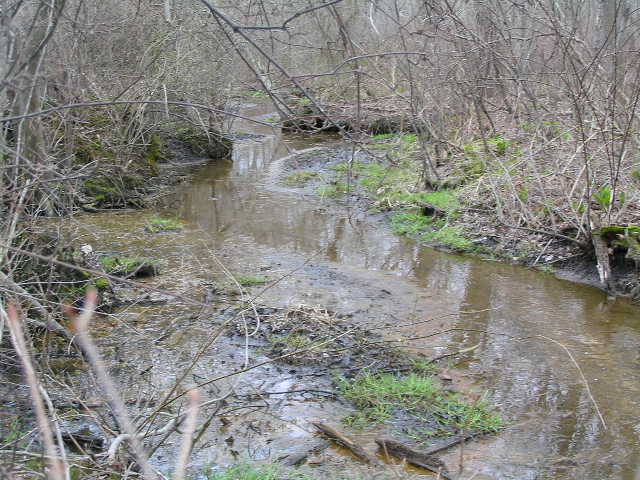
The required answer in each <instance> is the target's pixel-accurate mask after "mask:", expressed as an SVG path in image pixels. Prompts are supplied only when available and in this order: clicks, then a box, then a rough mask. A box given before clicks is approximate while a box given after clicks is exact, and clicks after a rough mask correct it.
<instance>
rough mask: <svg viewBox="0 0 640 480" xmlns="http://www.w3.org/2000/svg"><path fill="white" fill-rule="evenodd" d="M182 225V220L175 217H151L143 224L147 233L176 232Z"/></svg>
mask: <svg viewBox="0 0 640 480" xmlns="http://www.w3.org/2000/svg"><path fill="white" fill-rule="evenodd" d="M183 228H184V227H183V225H182V222H181V221H180V220H178V219H175V218H158V217H155V218H151V219H149V221H148V222H147V223H146V225H145V226H144V229H145V230H146V231H147V232H149V233H159V232H177V231H180V230H182V229H183Z"/></svg>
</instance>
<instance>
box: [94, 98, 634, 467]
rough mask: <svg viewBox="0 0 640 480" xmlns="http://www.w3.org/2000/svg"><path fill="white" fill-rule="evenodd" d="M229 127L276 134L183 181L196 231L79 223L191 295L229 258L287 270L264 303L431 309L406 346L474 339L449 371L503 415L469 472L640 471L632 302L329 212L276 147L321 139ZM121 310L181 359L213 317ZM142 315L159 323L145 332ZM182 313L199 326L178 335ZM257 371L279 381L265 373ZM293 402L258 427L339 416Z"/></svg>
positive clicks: (202, 374) (248, 266) (373, 318)
mask: <svg viewBox="0 0 640 480" xmlns="http://www.w3.org/2000/svg"><path fill="white" fill-rule="evenodd" d="M244 113H245V115H249V116H254V117H258V116H259V115H261V114H262V113H264V110H263V108H262V107H260V106H256V107H255V108H253V109H252V108H251V107H247V108H246V109H245V111H244ZM234 128H235V130H236V131H238V132H243V131H245V132H254V133H263V134H266V135H267V136H266V137H264V138H253V139H251V138H249V139H243V140H239V141H238V142H237V143H236V147H235V149H234V154H233V162H222V163H220V162H218V163H213V164H210V165H208V166H205V167H203V168H202V170H201V171H200V172H199V173H198V174H197V176H196V178H195V180H194V181H193V183H191V184H190V185H188V186H186V187H185V188H184V189H183V191H181V192H180V194H179V199H178V202H177V206H176V208H177V213H178V214H179V215H180V217H181V218H183V219H184V220H185V221H187V222H188V225H189V228H188V229H187V231H185V232H183V233H180V234H176V235H156V236H153V237H151V238H148V237H145V239H144V241H142V242H141V241H139V240H137V239H138V238H139V235H140V231H141V230H140V225H143V224H144V220H145V218H147V217H148V216H150V215H151V214H152V212H137V213H131V214H124V215H123V214H114V215H112V216H109V215H107V216H105V215H102V216H100V218H99V219H98V217H95V218H89V219H87V220H86V221H85V226H87V227H88V229H89V230H91V231H92V232H94V235H96V236H98V237H101V238H104V236H103V235H104V234H106V235H107V236H108V235H109V234H111V235H112V238H111V239H110V246H111V247H113V248H118V249H120V250H122V249H123V248H124V249H125V250H126V249H127V247H128V248H129V249H133V250H135V251H136V253H138V254H140V253H143V254H145V253H146V254H148V255H150V256H155V257H156V258H161V259H162V262H163V268H164V272H163V275H161V276H160V278H159V279H157V280H155V282H158V283H157V285H158V286H162V287H166V288H174V289H175V288H177V289H178V290H181V291H184V292H193V291H195V290H197V286H196V285H198V281H200V280H203V279H205V280H206V278H205V277H206V275H203V274H202V273H201V272H202V271H203V270H204V271H214V270H215V271H218V270H219V262H218V261H220V262H222V263H224V264H225V265H226V267H227V268H228V269H229V270H231V271H232V272H233V273H234V274H237V275H251V274H256V273H259V274H264V275H267V276H268V277H269V278H272V279H276V278H281V277H284V278H282V280H281V281H280V282H279V283H278V284H276V285H275V286H274V287H272V288H271V289H269V290H268V291H266V292H264V293H263V294H262V296H261V299H260V301H261V302H262V303H265V304H272V305H274V306H282V305H295V304H299V303H304V304H310V305H323V306H326V307H328V308H331V309H334V310H336V311H339V312H344V313H350V314H352V315H353V319H354V322H361V323H364V324H367V325H369V326H372V327H378V326H379V327H389V326H393V325H394V324H398V323H407V322H419V321H422V320H427V319H431V320H430V321H429V322H425V323H420V324H418V325H416V326H414V327H409V328H404V329H403V330H402V332H401V333H402V334H403V335H405V336H407V337H411V338H416V337H424V336H426V335H430V334H432V333H434V332H436V331H446V333H443V334H441V335H438V336H435V337H430V338H428V339H424V338H423V339H420V338H416V339H415V340H410V341H408V342H407V348H409V349H411V350H412V351H413V352H415V353H418V354H422V355H424V356H425V357H427V358H433V357H435V356H438V355H441V354H444V353H447V352H453V351H457V350H460V349H464V348H467V347H471V346H474V345H479V346H478V348H477V349H476V350H474V352H473V353H472V354H471V355H466V356H465V357H464V361H462V360H461V361H460V363H458V364H457V367H458V368H459V370H456V371H455V373H454V374H452V376H453V377H454V383H460V384H461V385H463V386H465V387H467V388H468V387H471V388H473V389H475V391H477V392H482V391H485V390H486V391H488V392H489V393H490V395H491V398H492V402H493V404H494V405H495V406H496V408H497V410H498V411H499V412H500V413H501V414H502V415H503V417H505V418H506V419H507V420H508V421H509V422H510V424H509V426H508V427H507V428H506V429H505V430H504V432H502V433H501V434H499V435H496V436H492V437H489V438H485V439H481V440H477V441H474V442H472V443H470V444H469V445H467V446H466V447H465V459H464V466H463V468H464V473H463V475H462V477H461V478H471V477H473V478H476V479H547V478H548V479H556V478H557V479H564V478H567V479H574V478H575V479H605V478H607V479H608V478H611V479H625V480H626V479H629V480H631V479H640V466H639V465H640V405H639V403H640V368H639V367H640V365H639V361H640V315H639V313H640V311H639V310H638V309H637V307H635V306H632V305H630V304H629V303H628V302H626V301H624V300H615V301H609V300H607V297H606V296H605V295H604V294H603V293H601V292H600V291H598V290H596V289H593V288H590V287H587V286H583V285H578V284H574V283H570V282H567V281H562V280H558V279H556V278H553V277H551V276H548V275H543V274H540V273H537V272H532V271H529V270H526V269H524V268H521V267H516V266H510V265H504V264H498V263H491V262H485V261H478V260H474V259H468V258H463V257H459V256H454V255H448V254H443V253H438V252H436V251H434V250H432V249H429V248H425V247H421V246H419V245H417V244H416V243H415V242H413V241H411V240H407V239H404V238H401V237H398V236H396V235H394V234H392V233H390V232H389V231H388V230H387V229H386V228H384V225H382V224H380V223H377V222H375V221H369V220H367V219H364V218H362V217H361V216H360V215H359V214H357V213H354V212H356V210H352V209H350V208H349V207H350V205H349V200H348V199H347V201H346V202H345V204H344V205H343V206H342V207H341V208H338V209H336V208H335V207H334V206H333V205H330V204H328V203H324V202H323V201H322V200H321V199H319V198H318V197H317V196H315V195H308V194H304V193H300V192H298V191H295V189H286V188H283V187H281V186H278V184H277V182H276V181H275V179H276V178H277V176H278V172H279V169H280V168H281V164H282V160H281V159H282V158H283V157H284V156H287V155H290V154H291V152H292V151H293V150H296V149H297V150H299V149H303V148H313V147H314V146H317V145H316V142H318V140H317V139H315V138H313V137H312V138H306V139H305V138H301V137H295V136H286V137H282V136H281V135H280V133H279V132H274V131H273V130H272V129H269V128H266V127H264V128H263V129H262V131H259V130H260V129H258V128H256V127H255V126H252V125H249V124H247V123H245V122H238V123H237V124H236V125H235V126H234ZM261 128H262V127H261ZM335 141H336V140H335V139H332V138H329V139H326V138H325V139H323V140H322V142H320V143H323V142H324V143H327V142H328V143H331V142H335ZM136 226H137V227H136ZM136 228H137V229H138V230H136ZM123 229H125V230H126V231H125V232H122V230H123ZM96 232H97V233H96ZM116 232H120V233H116ZM141 250H142V252H141ZM216 259H217V260H216ZM176 283H178V285H176ZM123 315H124V316H121V317H120V320H119V321H122V322H123V323H127V322H126V318H127V317H126V316H127V315H129V317H128V318H129V319H130V322H129V323H128V325H129V326H131V327H132V328H134V329H136V330H137V333H138V334H139V335H140V336H139V337H137V338H142V337H145V336H148V335H154V336H156V337H158V338H160V337H162V335H161V333H162V334H164V333H166V334H167V335H168V336H167V337H164V338H161V341H160V342H156V345H158V344H163V343H166V344H170V345H173V346H174V347H175V346H178V347H180V348H182V349H183V350H182V353H181V354H178V357H176V358H182V357H184V359H188V357H189V352H192V351H193V349H195V348H196V347H197V345H198V341H199V340H201V339H202V338H204V337H205V336H206V334H207V333H208V331H209V330H210V328H209V327H207V326H206V324H203V323H198V320H197V318H198V312H197V311H195V310H194V311H191V310H189V308H188V307H185V309H184V310H182V311H181V313H180V316H181V318H176V313H175V305H171V306H170V305H167V306H164V307H135V308H130V309H129V310H128V311H126V312H124V313H123ZM152 317H153V318H155V319H156V320H155V321H154V320H152ZM123 319H125V320H123ZM150 319H151V320H150ZM189 319H191V320H189ZM145 322H151V323H149V325H151V324H152V325H153V327H152V328H151V327H149V328H148V329H147V330H145V328H146V327H145ZM154 322H155V323H154ZM176 324H177V325H183V326H185V325H187V324H191V325H198V327H197V328H196V329H195V330H190V331H189V334H188V335H187V336H186V338H185V335H184V334H183V335H182V336H180V334H179V333H180V332H179V331H180V329H179V328H178V329H176V328H174V327H175V325H176ZM185 328H186V327H185ZM452 328H456V329H457V330H451V329H452ZM163 329H164V330H163ZM159 332H160V333H159ZM134 336H135V335H134ZM554 341H555V342H559V343H561V344H562V345H563V346H564V347H565V348H566V350H565V348H563V347H562V346H560V345H558V344H557V343H554ZM140 342H142V340H140ZM106 343H108V342H106ZM136 345H137V347H136ZM140 345H141V344H139V343H137V341H135V340H133V341H132V342H131V343H130V345H129V346H128V347H127V348H128V350H129V351H130V352H131V351H133V350H136V348H137V351H138V353H139V350H140V348H141V347H140ZM124 348H125V347H123V349H124ZM167 348H168V347H160V346H155V347H154V348H152V349H149V350H148V352H147V353H146V354H147V358H146V363H147V364H153V363H160V364H161V365H162V364H163V355H164V356H166V355H167V354H168V353H167V352H168V350H167ZM216 348H217V349H218V350H217V354H218V355H219V358H222V357H221V355H223V354H224V355H227V356H229V357H232V356H234V355H236V356H238V355H239V356H242V354H241V353H240V354H238V353H237V352H236V353H234V352H233V351H231V350H229V349H228V346H227V347H216ZM225 348H226V349H225ZM158 349H159V350H158ZM174 352H175V350H174ZM174 354H175V353H171V355H174ZM122 355H123V356H124V353H122ZM154 356H155V357H154ZM164 360H165V362H164V364H165V366H164V367H158V368H155V369H154V370H152V371H151V373H150V375H151V376H150V377H149V378H148V381H149V384H154V385H156V386H157V385H162V384H163V383H166V382H167V378H169V377H172V375H174V374H173V373H171V371H170V370H171V366H170V365H166V364H167V362H166V358H165V359H164ZM573 360H575V362H576V363H577V364H578V365H579V367H580V369H581V370H578V368H576V364H575V363H574V362H573ZM141 362H142V363H143V365H144V364H145V360H141ZM169 363H171V362H169ZM223 363H224V362H223ZM221 368H223V366H222V365H221V364H219V363H218V364H209V365H208V366H205V367H202V368H199V369H197V371H196V372H195V374H194V375H196V376H198V378H208V377H210V376H211V370H216V369H221ZM140 370H143V369H142V368H140ZM254 373H255V376H260V375H263V376H264V378H267V379H268V378H270V376H271V377H273V378H275V377H274V376H273V372H269V371H266V370H265V371H262V370H261V371H260V372H254ZM582 375H584V380H583V378H582ZM197 380H198V379H196V381H197ZM585 380H586V382H588V385H589V387H590V389H588V388H586V386H585ZM265 381H266V380H265ZM278 381H279V382H281V383H279V384H274V385H268V387H269V389H271V390H272V391H284V390H288V389H290V387H291V385H289V384H288V383H287V381H286V380H278ZM236 387H237V386H236ZM253 387H255V385H253ZM237 388H240V389H242V385H240V387H237ZM211 393H212V394H214V393H215V392H211ZM290 404H291V405H297V406H294V407H292V408H291V409H289V410H288V411H287V410H286V409H285V410H283V411H281V414H280V418H279V422H280V423H277V425H276V424H275V423H274V424H272V425H270V426H269V427H265V428H268V429H270V431H271V432H272V433H273V432H274V431H280V432H281V433H282V432H286V435H285V434H283V435H281V436H280V437H278V438H280V440H277V441H276V444H277V442H278V441H280V442H281V443H287V442H291V439H301V438H309V436H310V433H309V432H311V431H312V429H311V428H308V420H310V419H320V420H335V419H336V418H337V417H339V416H340V415H339V412H336V411H333V410H331V411H329V410H327V408H330V409H334V408H335V405H333V406H330V407H327V405H326V404H325V403H323V402H322V401H314V402H307V403H306V410H303V409H301V408H300V404H295V402H290ZM596 405H597V407H598V408H599V411H600V414H601V416H602V419H603V420H604V422H605V424H606V428H605V426H604V425H603V423H602V421H601V419H600V415H599V413H598V410H597V408H596ZM256 432H257V431H256ZM249 433H251V432H249ZM250 436H251V435H250ZM255 437H259V434H258V433H254V439H253V440H252V441H253V442H254V447H247V448H253V449H254V453H255V452H258V453H256V455H257V457H261V456H262V457H265V456H266V457H268V456H269V454H268V452H269V451H272V450H273V451H275V450H277V445H276V444H273V443H271V444H269V445H262V444H261V446H260V447H258V446H255V445H258V444H259V442H258V443H255V442H257V440H256V438H255ZM363 439H364V440H365V441H366V440H367V437H366V435H365V436H364V437H363ZM232 441H233V440H232ZM296 441H297V440H296ZM212 442H213V441H212ZM205 443H206V442H205ZM250 443H251V442H249V443H247V445H250ZM205 447H206V445H205ZM236 447H237V450H240V447H238V446H237V445H236ZM260 449H262V450H260ZM214 450H216V448H215V446H213V445H209V450H206V448H204V449H203V450H201V451H199V453H198V452H196V457H197V460H198V461H201V462H216V461H218V460H220V458H219V457H216V455H215V454H213V453H211V452H212V451H214ZM260 452H262V453H260ZM264 452H267V453H264ZM240 453H242V452H240ZM263 453H264V455H263ZM458 455H459V452H452V453H450V454H448V455H447V456H444V460H445V461H446V462H447V463H448V464H449V465H450V469H451V470H454V469H453V468H452V467H453V466H455V467H456V468H457V465H458V462H459V461H458Z"/></svg>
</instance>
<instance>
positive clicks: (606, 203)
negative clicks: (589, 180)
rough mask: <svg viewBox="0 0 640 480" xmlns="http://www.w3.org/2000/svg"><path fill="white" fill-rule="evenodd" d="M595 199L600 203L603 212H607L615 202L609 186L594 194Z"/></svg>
mask: <svg viewBox="0 0 640 480" xmlns="http://www.w3.org/2000/svg"><path fill="white" fill-rule="evenodd" d="M593 199H594V200H595V201H596V202H598V204H599V205H600V207H601V208H602V209H603V210H607V209H608V208H609V207H610V206H611V203H612V202H613V192H612V191H611V187H609V185H605V186H604V187H602V188H600V190H598V191H597V192H593Z"/></svg>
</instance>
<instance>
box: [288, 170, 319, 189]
mask: <svg viewBox="0 0 640 480" xmlns="http://www.w3.org/2000/svg"><path fill="white" fill-rule="evenodd" d="M317 176H318V172H314V171H312V170H300V171H297V172H293V173H292V174H290V175H287V176H286V177H285V179H284V184H285V185H287V186H288V187H301V186H303V185H305V184H306V183H307V182H309V180H311V179H312V178H315V177H317Z"/></svg>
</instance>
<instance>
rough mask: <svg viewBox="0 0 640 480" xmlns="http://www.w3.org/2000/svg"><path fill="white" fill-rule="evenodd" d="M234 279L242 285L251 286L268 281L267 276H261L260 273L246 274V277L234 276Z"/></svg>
mask: <svg viewBox="0 0 640 480" xmlns="http://www.w3.org/2000/svg"><path fill="white" fill-rule="evenodd" d="M236 281H237V282H238V283H239V284H240V285H242V286H243V287H251V286H253V285H263V284H265V283H267V282H269V279H268V278H267V277H263V276H261V275H255V276H251V275H250V276H246V277H242V276H241V277H236Z"/></svg>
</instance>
